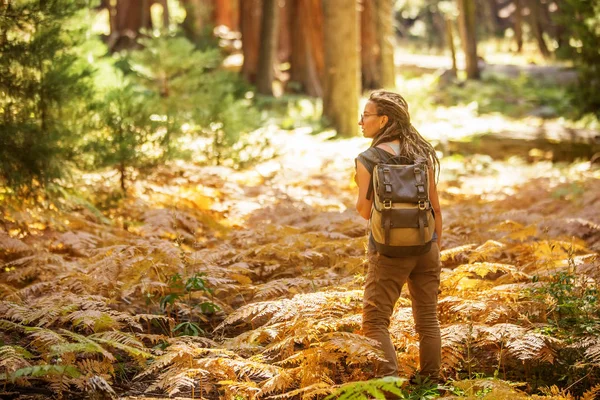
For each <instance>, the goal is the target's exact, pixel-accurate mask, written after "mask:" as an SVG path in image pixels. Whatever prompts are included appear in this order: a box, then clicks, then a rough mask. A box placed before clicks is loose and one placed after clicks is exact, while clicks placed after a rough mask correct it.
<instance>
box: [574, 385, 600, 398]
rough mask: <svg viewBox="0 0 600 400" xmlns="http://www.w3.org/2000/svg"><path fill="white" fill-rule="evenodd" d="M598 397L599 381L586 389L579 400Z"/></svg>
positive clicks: (599, 395) (599, 394) (599, 393)
mask: <svg viewBox="0 0 600 400" xmlns="http://www.w3.org/2000/svg"><path fill="white" fill-rule="evenodd" d="M599 397H600V383H598V384H596V385H595V386H593V387H591V388H590V389H589V390H586V391H585V393H583V395H581V397H580V398H579V400H597V399H598V398H599Z"/></svg>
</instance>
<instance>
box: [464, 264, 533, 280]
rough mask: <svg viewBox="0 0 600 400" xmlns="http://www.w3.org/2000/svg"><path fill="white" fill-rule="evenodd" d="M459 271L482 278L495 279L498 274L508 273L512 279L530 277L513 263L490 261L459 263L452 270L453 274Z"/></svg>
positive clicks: (529, 278) (528, 278) (527, 278)
mask: <svg viewBox="0 0 600 400" xmlns="http://www.w3.org/2000/svg"><path fill="white" fill-rule="evenodd" d="M461 272H470V273H472V274H475V275H477V276H479V277H481V278H483V279H494V280H495V279H497V278H498V276H499V275H502V274H510V275H511V276H512V277H513V280H514V281H530V280H531V277H530V276H529V275H527V274H524V273H522V272H520V271H519V270H517V268H516V267H515V266H514V265H510V264H500V263H490V262H476V263H473V264H465V265H461V266H459V267H458V268H456V269H455V270H454V273H455V274H458V273H461Z"/></svg>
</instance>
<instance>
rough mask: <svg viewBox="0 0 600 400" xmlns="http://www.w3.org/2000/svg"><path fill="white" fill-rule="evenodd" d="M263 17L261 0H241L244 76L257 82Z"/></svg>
mask: <svg viewBox="0 0 600 400" xmlns="http://www.w3.org/2000/svg"><path fill="white" fill-rule="evenodd" d="M261 18H262V1H261V0H240V31H241V33H242V53H243V55H244V64H243V65H242V76H243V77H244V78H246V80H248V82H251V83H255V82H256V74H257V71H258V52H259V48H260V21H261Z"/></svg>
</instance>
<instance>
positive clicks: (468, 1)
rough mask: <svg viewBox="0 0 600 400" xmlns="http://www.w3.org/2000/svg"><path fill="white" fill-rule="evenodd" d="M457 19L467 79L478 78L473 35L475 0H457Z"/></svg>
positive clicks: (475, 39) (475, 46)
mask: <svg viewBox="0 0 600 400" xmlns="http://www.w3.org/2000/svg"><path fill="white" fill-rule="evenodd" d="M458 11H459V15H458V21H459V28H460V33H461V42H462V48H463V51H464V53H465V64H466V69H467V78H468V79H479V66H478V65H477V61H478V60H477V38H476V36H475V0H458Z"/></svg>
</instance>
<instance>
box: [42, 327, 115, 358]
mask: <svg viewBox="0 0 600 400" xmlns="http://www.w3.org/2000/svg"><path fill="white" fill-rule="evenodd" d="M60 332H61V333H62V334H63V335H64V336H66V337H69V338H71V339H73V340H75V342H76V343H68V344H63V345H55V346H52V347H51V349H52V352H53V353H55V354H62V353H70V352H74V353H77V352H84V353H88V352H89V353H99V354H102V355H103V356H104V357H105V358H106V359H108V360H110V361H115V357H114V356H113V355H112V354H111V353H110V352H109V351H107V350H106V349H105V348H104V347H102V346H101V345H100V344H98V343H96V341H94V340H92V339H89V338H87V337H85V336H83V335H79V334H77V333H74V332H71V331H68V330H66V329H61V330H60ZM71 349H72V350H71Z"/></svg>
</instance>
